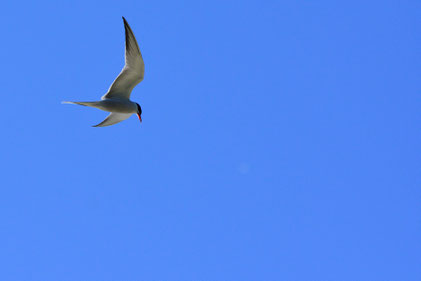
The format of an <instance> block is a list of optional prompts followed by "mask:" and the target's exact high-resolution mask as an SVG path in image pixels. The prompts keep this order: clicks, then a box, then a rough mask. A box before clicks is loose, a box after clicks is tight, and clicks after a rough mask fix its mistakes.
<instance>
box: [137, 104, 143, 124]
mask: <svg viewBox="0 0 421 281" xmlns="http://www.w3.org/2000/svg"><path fill="white" fill-rule="evenodd" d="M136 105H137V112H136V114H137V116H138V117H139V121H140V122H142V108H141V107H140V105H139V104H138V103H136Z"/></svg>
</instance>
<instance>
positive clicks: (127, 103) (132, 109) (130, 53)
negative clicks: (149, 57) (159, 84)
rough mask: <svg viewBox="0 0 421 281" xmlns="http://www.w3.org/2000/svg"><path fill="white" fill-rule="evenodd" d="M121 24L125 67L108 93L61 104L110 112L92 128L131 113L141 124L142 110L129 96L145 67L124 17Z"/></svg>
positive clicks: (112, 123) (141, 77)
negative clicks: (96, 99) (84, 100)
mask: <svg viewBox="0 0 421 281" xmlns="http://www.w3.org/2000/svg"><path fill="white" fill-rule="evenodd" d="M123 22H124V29H125V34H126V39H125V41H126V48H125V49H126V50H125V65H124V67H123V70H122V71H121V72H120V74H119V75H118V76H117V78H116V79H115V80H114V82H113V83H112V84H111V86H110V88H109V89H108V92H107V93H106V94H105V95H104V96H102V98H101V100H100V101H90V102H80V101H79V102H77V101H64V102H62V103H70V104H79V105H84V106H90V107H95V108H98V109H101V110H104V111H108V112H111V113H110V114H109V115H108V116H107V118H105V119H104V121H102V122H101V123H99V124H98V125H95V126H93V127H105V126H110V125H114V124H117V123H118V122H121V121H123V120H126V119H127V118H129V117H130V116H131V115H132V114H133V113H136V114H137V116H138V117H139V120H140V122H142V117H141V115H142V108H141V107H140V105H139V104H138V103H136V102H133V101H131V100H130V94H131V92H132V90H133V88H134V87H135V86H136V85H137V84H139V83H140V82H141V81H142V80H143V75H144V72H145V65H144V63H143V58H142V54H141V53H140V50H139V45H138V44H137V41H136V38H135V36H134V34H133V31H132V29H131V28H130V26H129V24H128V23H127V21H126V19H125V18H124V17H123Z"/></svg>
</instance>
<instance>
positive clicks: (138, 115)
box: [137, 113, 142, 123]
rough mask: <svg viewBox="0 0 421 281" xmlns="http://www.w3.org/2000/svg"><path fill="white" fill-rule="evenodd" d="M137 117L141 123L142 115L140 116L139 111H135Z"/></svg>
mask: <svg viewBox="0 0 421 281" xmlns="http://www.w3.org/2000/svg"><path fill="white" fill-rule="evenodd" d="M137 117H139V121H140V123H142V117H140V114H139V113H137Z"/></svg>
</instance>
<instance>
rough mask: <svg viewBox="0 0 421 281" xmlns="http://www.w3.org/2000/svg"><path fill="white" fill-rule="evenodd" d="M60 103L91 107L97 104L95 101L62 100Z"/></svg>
mask: <svg viewBox="0 0 421 281" xmlns="http://www.w3.org/2000/svg"><path fill="white" fill-rule="evenodd" d="M61 103H63V104H65V103H68V104H78V105H83V106H92V107H96V106H97V105H98V102H97V101H62V102H61Z"/></svg>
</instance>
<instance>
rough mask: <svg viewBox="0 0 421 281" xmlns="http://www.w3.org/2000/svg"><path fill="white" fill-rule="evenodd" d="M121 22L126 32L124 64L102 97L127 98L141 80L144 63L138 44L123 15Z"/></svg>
mask: <svg viewBox="0 0 421 281" xmlns="http://www.w3.org/2000/svg"><path fill="white" fill-rule="evenodd" d="M123 22H124V29H125V33H126V51H125V65H124V67H123V70H122V71H121V72H120V74H119V75H118V76H117V78H116V79H115V80H114V82H113V84H111V86H110V88H109V89H108V92H107V93H106V94H105V95H104V96H103V97H102V99H106V98H127V99H128V98H130V94H131V92H132V90H133V88H134V87H135V86H136V85H137V84H139V83H140V82H141V81H142V80H143V75H144V72H145V64H144V63H143V58H142V54H141V53H140V50H139V45H138V44H137V41H136V38H135V37H134V34H133V31H132V29H131V28H130V26H129V24H128V23H127V21H126V19H125V18H124V17H123Z"/></svg>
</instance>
